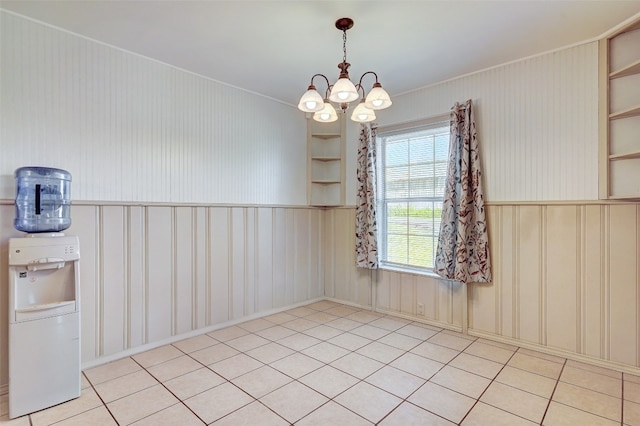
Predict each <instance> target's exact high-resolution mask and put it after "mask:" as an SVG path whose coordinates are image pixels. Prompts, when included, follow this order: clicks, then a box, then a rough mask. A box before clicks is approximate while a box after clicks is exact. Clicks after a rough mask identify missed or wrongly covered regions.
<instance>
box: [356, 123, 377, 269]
mask: <svg viewBox="0 0 640 426" xmlns="http://www.w3.org/2000/svg"><path fill="white" fill-rule="evenodd" d="M357 178H358V192H357V195H356V197H357V198H356V266H357V267H358V268H369V269H376V268H377V267H378V238H377V232H378V229H377V222H376V126H375V124H372V125H369V124H364V123H363V124H362V125H361V128H360V143H359V145H358V170H357Z"/></svg>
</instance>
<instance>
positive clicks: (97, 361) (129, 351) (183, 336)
mask: <svg viewBox="0 0 640 426" xmlns="http://www.w3.org/2000/svg"><path fill="white" fill-rule="evenodd" d="M322 300H326V298H324V297H317V298H315V299H310V300H305V301H304V302H299V303H294V304H292V305H287V306H285V307H282V308H275V309H270V310H268V311H262V312H259V313H255V314H252V315H248V316H246V317H242V318H238V319H235V320H231V321H226V322H223V323H219V324H215V325H211V326H208V327H202V328H198V329H197V330H192V331H189V332H187V333H182V334H177V335H175V336H171V337H169V338H167V339H163V340H159V341H157V342H153V343H147V344H145V345H140V346H136V347H135V348H129V349H126V350H124V351H120V352H117V353H115V354H111V355H107V356H102V357H100V358H96V359H93V360H91V361H87V362H83V363H82V366H81V368H82V370H83V371H84V370H88V369H90V368H94V367H98V366H100V365H104V364H108V363H110V362H113V361H117V360H119V359H122V358H126V357H129V356H133V355H137V354H139V353H142V352H146V351H150V350H152V349H156V348H159V347H161V346H165V345H170V344H172V343H176V342H179V341H180V340H184V339H188V338H190V337H195V336H198V335H200V334H205V333H211V332H212V331H216V330H220V329H222V328H226V327H231V326H233V325H237V324H240V323H243V322H247V321H251V320H255V319H259V318H263V317H267V316H269V315H273V314H277V313H280V312H284V311H288V310H290V309H294V308H297V307H300V306H305V305H309V304H311V303H315V302H320V301H322Z"/></svg>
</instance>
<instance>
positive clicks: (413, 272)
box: [378, 263, 444, 280]
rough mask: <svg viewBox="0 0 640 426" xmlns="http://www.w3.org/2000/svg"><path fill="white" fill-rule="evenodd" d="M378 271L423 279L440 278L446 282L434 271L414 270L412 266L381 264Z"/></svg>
mask: <svg viewBox="0 0 640 426" xmlns="http://www.w3.org/2000/svg"><path fill="white" fill-rule="evenodd" d="M378 269H383V270H385V271H392V272H400V273H403V274H411V275H419V276H421V277H430V278H438V279H441V280H444V278H442V277H441V276H440V275H438V274H436V273H435V272H433V271H432V270H427V269H420V268H412V267H410V266H396V265H389V264H383V263H380V264H379V265H378Z"/></svg>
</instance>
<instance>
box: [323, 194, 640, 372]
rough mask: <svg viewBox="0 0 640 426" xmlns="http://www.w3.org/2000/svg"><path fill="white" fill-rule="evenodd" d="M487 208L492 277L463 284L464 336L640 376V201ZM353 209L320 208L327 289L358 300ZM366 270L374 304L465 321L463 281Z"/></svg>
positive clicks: (449, 322) (445, 321)
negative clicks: (420, 308) (421, 309)
mask: <svg viewBox="0 0 640 426" xmlns="http://www.w3.org/2000/svg"><path fill="white" fill-rule="evenodd" d="M486 209H487V217H488V219H487V220H488V226H489V241H490V246H491V260H492V268H493V269H492V272H493V277H494V279H493V282H492V283H489V284H469V285H468V296H467V297H468V299H467V300H468V321H469V322H468V329H469V333H470V334H472V335H478V336H483V337H487V338H495V339H498V340H501V341H505V342H508V343H512V344H517V345H522V346H525V347H531V348H535V349H539V350H543V351H548V352H550V353H555V354H560V355H563V356H567V357H574V358H575V359H579V360H583V361H587V362H589V361H590V362H594V363H596V364H600V365H606V366H609V367H612V368H620V369H623V370H625V371H631V372H634V373H635V374H638V373H640V359H639V357H640V260H639V259H640V204H638V203H608V202H602V203H600V202H583V203H571V202H567V203H553V202H551V203H537V204H533V203H526V204H520V203H513V204H506V203H504V204H502V203H501V204H489V205H487V207H486ZM350 211H351V212H355V209H337V210H329V211H326V212H325V214H326V219H325V223H326V224H327V227H328V230H327V232H326V234H325V238H326V240H325V241H326V244H327V246H326V253H327V255H326V261H325V268H326V269H325V270H326V271H327V272H326V277H325V279H326V281H325V283H326V284H325V292H326V293H325V295H326V296H328V297H335V298H337V299H341V300H344V301H346V302H351V303H357V304H362V303H360V302H358V300H359V296H358V292H364V291H366V290H365V287H366V284H364V283H363V282H360V281H349V280H348V279H345V278H344V277H349V276H353V275H354V274H357V273H358V272H360V270H358V269H356V268H355V267H354V266H353V259H352V255H351V254H350V253H352V250H351V246H350V245H349V246H345V244H347V243H348V244H351V241H350V235H353V234H354V232H355V226H354V222H353V221H352V219H353V214H350V213H349V212H350ZM349 270H351V272H349ZM336 271H340V272H339V273H338V274H336ZM371 276H372V278H371V286H372V289H373V291H374V300H375V303H374V305H373V307H374V309H376V310H378V311H380V312H386V313H391V314H398V315H402V316H405V317H408V318H415V319H416V320H422V321H426V322H429V323H432V324H434V325H439V326H442V327H446V328H452V329H458V330H459V329H461V328H462V321H463V317H464V316H463V312H462V307H463V292H462V287H461V285H460V284H456V283H451V282H448V281H445V280H442V279H439V278H436V277H430V276H422V275H416V274H408V273H401V272H396V271H390V270H378V271H375V272H374V273H373V274H372V275H371ZM418 304H422V305H424V315H419V314H418V310H417V307H418ZM362 305H364V304H362ZM364 306H368V305H364Z"/></svg>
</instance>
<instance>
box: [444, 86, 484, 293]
mask: <svg viewBox="0 0 640 426" xmlns="http://www.w3.org/2000/svg"><path fill="white" fill-rule="evenodd" d="M450 126H451V140H450V143H449V165H448V168H447V182H446V186H445V196H444V203H443V206H442V221H441V223H440V236H439V237H438V249H437V251H436V260H435V265H434V271H435V272H436V273H437V274H438V275H440V276H442V277H443V278H447V279H450V280H453V281H457V282H461V283H471V282H477V283H481V282H482V283H485V282H490V281H491V262H490V259H489V239H488V237H487V222H486V219H485V213H484V195H483V192H482V173H481V171H480V159H479V153H478V138H477V135H476V125H475V122H474V119H473V108H472V102H471V99H469V100H468V101H467V102H466V103H465V104H464V105H460V104H458V103H456V104H455V105H454V106H453V108H452V109H451V123H450Z"/></svg>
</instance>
